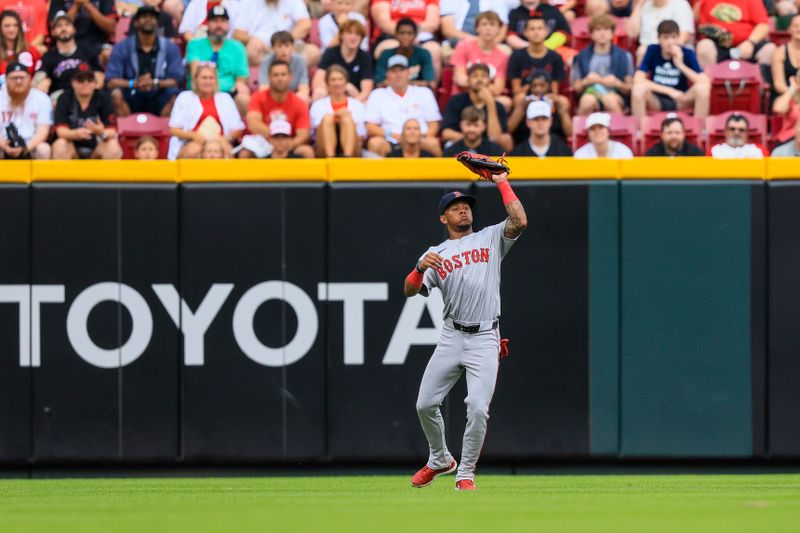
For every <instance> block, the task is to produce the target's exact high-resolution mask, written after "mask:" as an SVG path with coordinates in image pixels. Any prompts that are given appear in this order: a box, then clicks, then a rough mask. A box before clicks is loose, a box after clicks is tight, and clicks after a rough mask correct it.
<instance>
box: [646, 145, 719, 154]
mask: <svg viewBox="0 0 800 533" xmlns="http://www.w3.org/2000/svg"><path fill="white" fill-rule="evenodd" d="M644 155H645V156H647V157H664V156H669V155H672V154H668V153H667V150H666V148H664V143H663V142H660V143H658V144H654V145H653V146H651V147H650V149H649V150H648V151H647V152H646V153H645V154H644ZM675 155H678V156H694V157H698V156H704V155H706V154H705V152H703V150H701V149H700V147H699V146H695V145H693V144H692V143H687V142H684V143H683V146H681V149H680V150H678V153H677V154H675Z"/></svg>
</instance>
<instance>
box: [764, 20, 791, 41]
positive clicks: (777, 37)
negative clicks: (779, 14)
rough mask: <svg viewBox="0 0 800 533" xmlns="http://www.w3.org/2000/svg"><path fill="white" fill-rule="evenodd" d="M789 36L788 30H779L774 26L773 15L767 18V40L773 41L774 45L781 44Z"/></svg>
mask: <svg viewBox="0 0 800 533" xmlns="http://www.w3.org/2000/svg"><path fill="white" fill-rule="evenodd" d="M790 38H791V35H789V31H788V30H779V29H777V28H776V27H775V17H770V18H769V40H770V41H772V42H773V43H775V46H782V45H783V44H784V43H786V42H787V41H788V40H789V39H790Z"/></svg>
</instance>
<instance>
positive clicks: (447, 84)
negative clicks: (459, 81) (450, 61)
mask: <svg viewBox="0 0 800 533" xmlns="http://www.w3.org/2000/svg"><path fill="white" fill-rule="evenodd" d="M454 83H455V82H454V81H453V67H452V66H450V65H445V66H444V67H442V81H440V82H439V87H438V88H437V89H436V100H437V102H438V103H439V110H440V111H441V112H442V113H444V108H445V107H446V106H447V101H448V100H449V99H450V93H451V92H452V91H453V84H454Z"/></svg>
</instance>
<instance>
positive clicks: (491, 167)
mask: <svg viewBox="0 0 800 533" xmlns="http://www.w3.org/2000/svg"><path fill="white" fill-rule="evenodd" d="M504 155H505V154H504ZM456 159H458V161H459V162H461V164H462V165H464V166H465V167H467V168H468V169H470V170H471V171H472V172H474V173H475V174H477V175H478V176H479V177H480V178H482V179H485V180H488V181H494V180H492V175H494V174H502V173H503V172H507V173H509V174H510V173H511V169H510V168H508V164H507V163H506V160H505V158H503V157H498V158H497V160H494V159H492V158H491V157H489V156H487V155H481V154H475V153H472V152H459V153H457V154H456Z"/></svg>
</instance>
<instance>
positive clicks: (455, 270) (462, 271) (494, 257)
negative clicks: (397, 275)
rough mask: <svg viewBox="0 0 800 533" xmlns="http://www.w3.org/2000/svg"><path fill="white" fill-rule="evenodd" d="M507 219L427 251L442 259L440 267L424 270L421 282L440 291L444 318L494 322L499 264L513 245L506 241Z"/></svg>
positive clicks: (495, 317)
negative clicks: (436, 254)
mask: <svg viewBox="0 0 800 533" xmlns="http://www.w3.org/2000/svg"><path fill="white" fill-rule="evenodd" d="M506 222H507V220H504V221H502V222H501V223H499V224H495V225H494V226H489V227H486V228H483V229H482V230H480V231H478V232H476V233H470V234H469V235H467V236H466V237H461V238H460V239H449V240H446V241H444V242H442V243H441V244H439V245H437V246H431V247H430V248H428V249H427V250H426V251H425V253H424V254H422V256H421V257H420V261H421V260H422V258H423V257H425V254H427V253H428V252H436V253H438V254H439V255H441V256H442V257H444V261H443V262H442V268H429V269H427V270H426V271H425V275H424V277H423V283H424V285H425V287H427V289H428V293H429V294H430V291H431V289H433V288H435V287H436V288H438V289H440V290H441V291H442V299H443V300H444V316H443V317H442V318H451V319H453V320H455V321H456V322H460V323H462V324H477V323H480V322H488V321H492V320H496V319H497V318H498V317H499V316H500V263H501V262H502V261H503V258H504V257H505V256H506V254H507V253H508V251H509V250H510V249H511V247H512V246H513V245H514V243H515V242H516V239H508V238H506V236H505V234H504V232H505V229H506Z"/></svg>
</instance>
